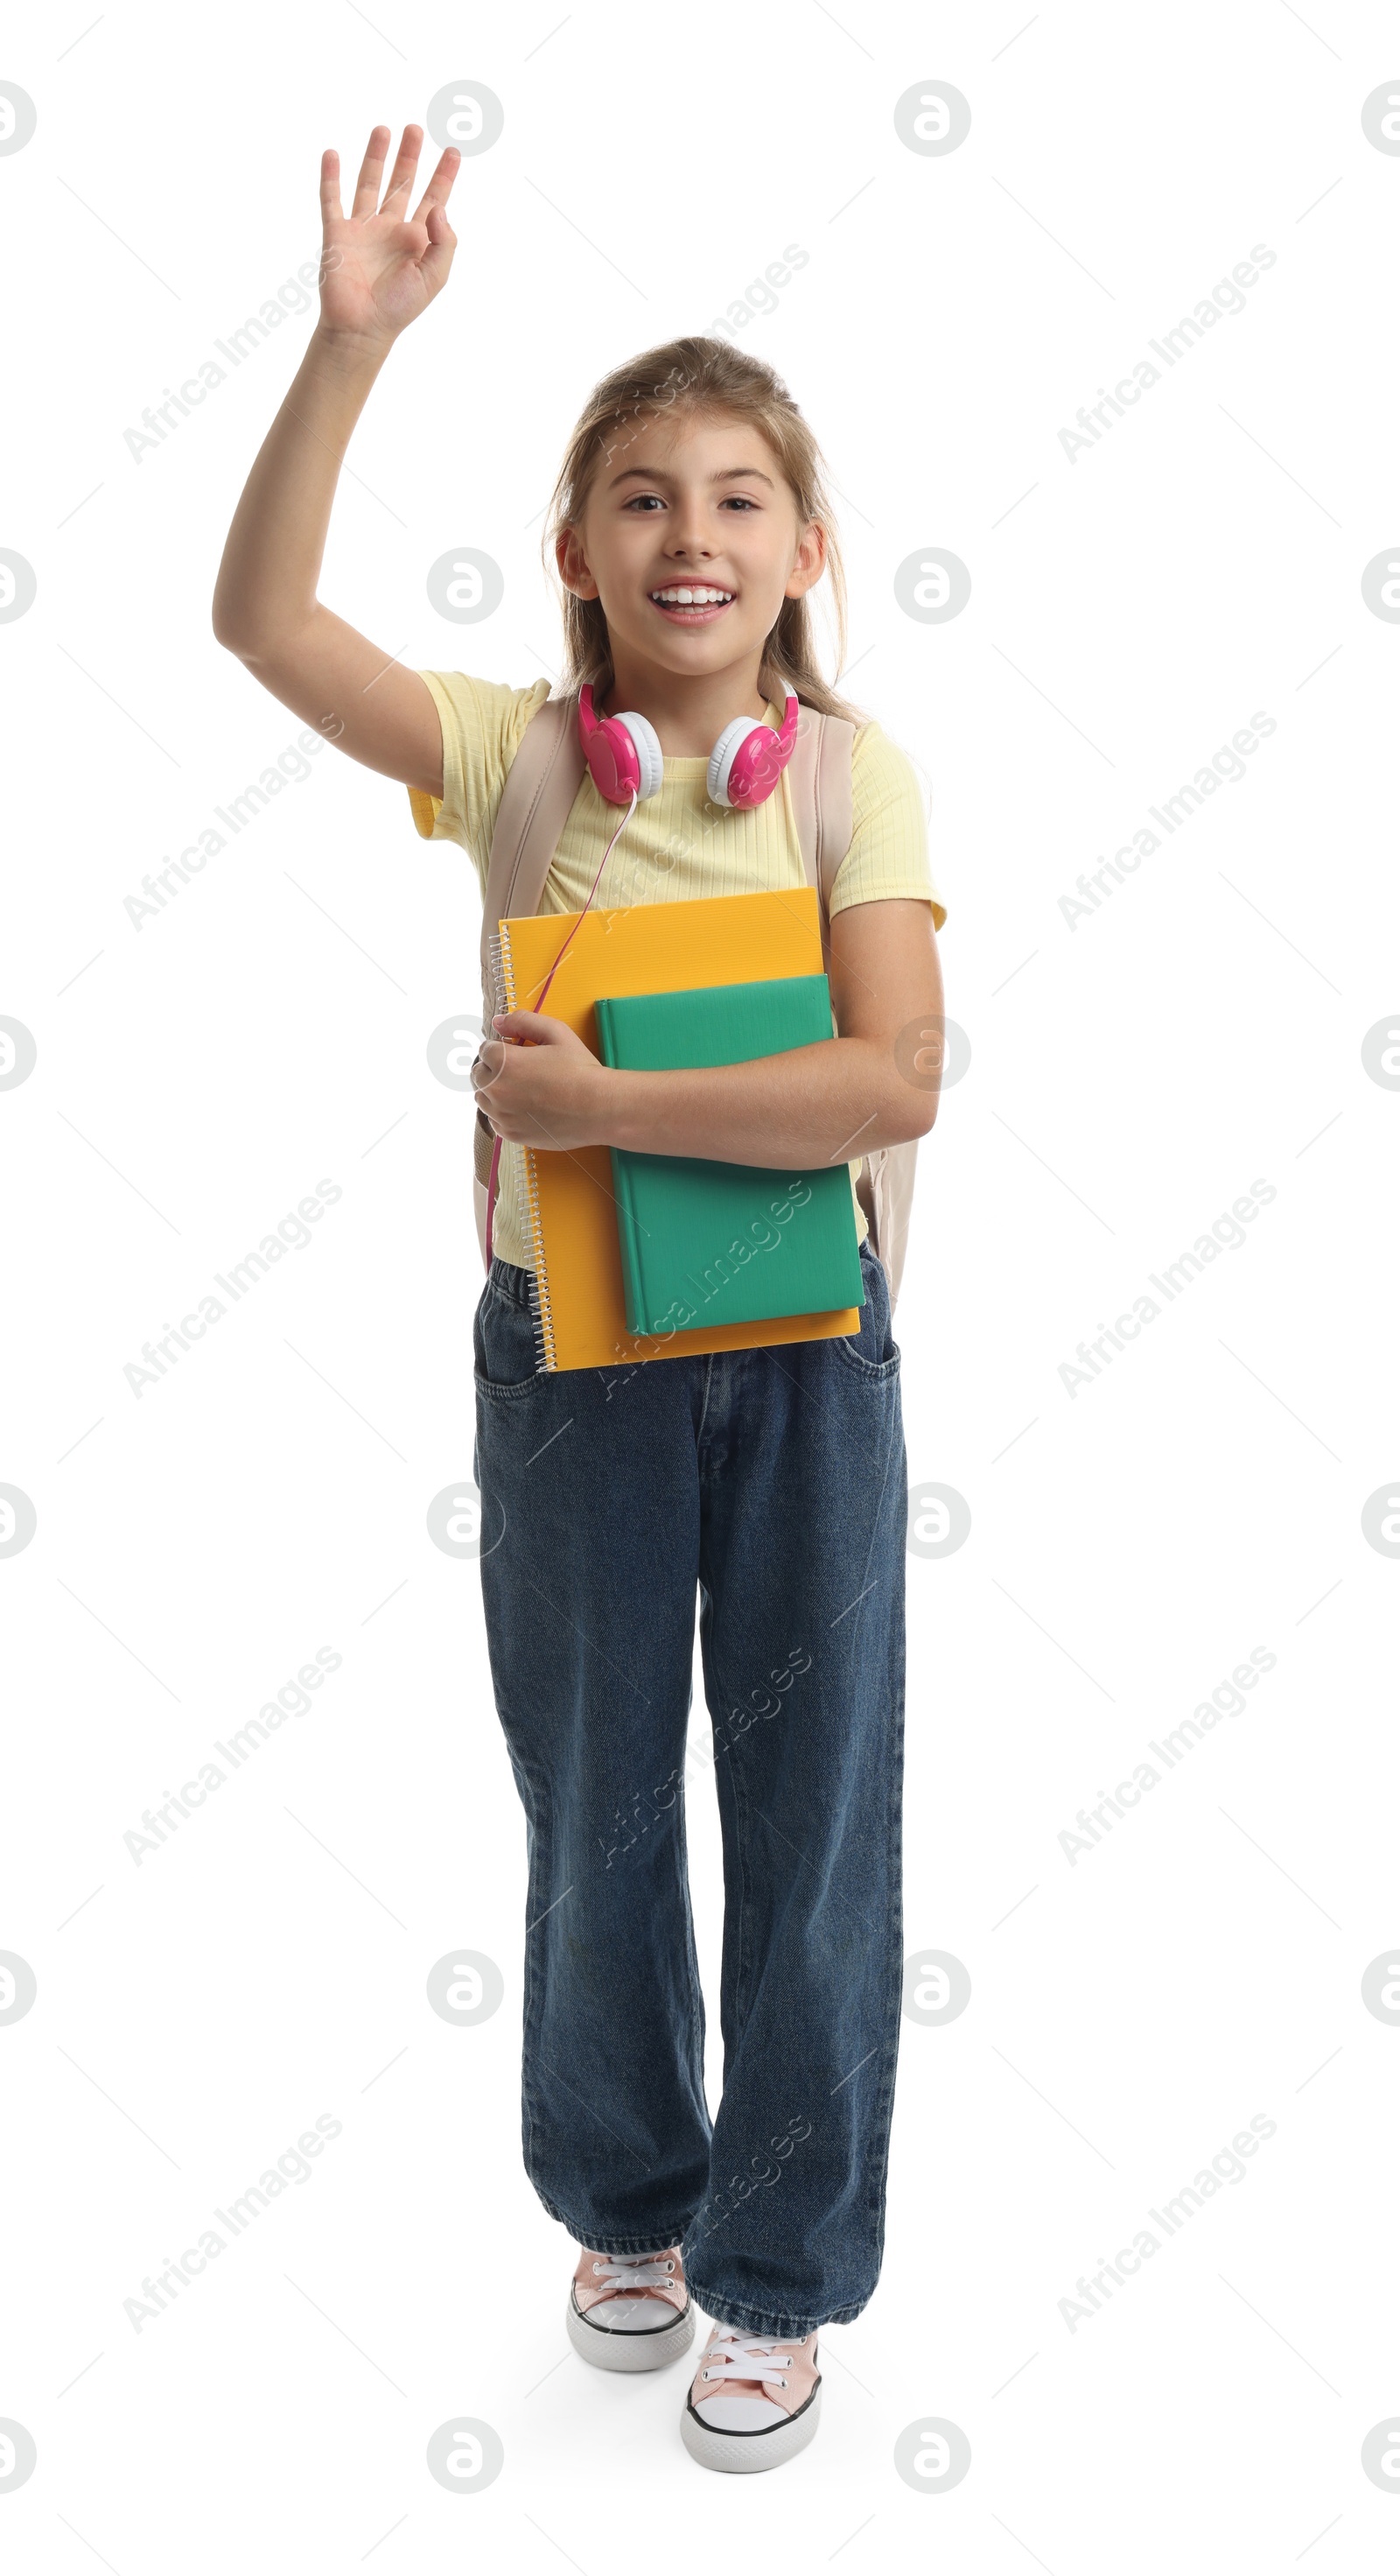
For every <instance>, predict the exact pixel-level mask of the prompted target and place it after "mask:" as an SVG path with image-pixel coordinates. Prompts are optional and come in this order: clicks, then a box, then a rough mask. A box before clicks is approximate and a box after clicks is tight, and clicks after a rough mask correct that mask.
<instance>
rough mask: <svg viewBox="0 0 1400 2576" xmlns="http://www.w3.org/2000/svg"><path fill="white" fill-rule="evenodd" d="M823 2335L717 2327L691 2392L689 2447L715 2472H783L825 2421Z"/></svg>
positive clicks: (686, 2429) (686, 2424)
mask: <svg viewBox="0 0 1400 2576" xmlns="http://www.w3.org/2000/svg"><path fill="white" fill-rule="evenodd" d="M821 2385H822V2381H821V2372H820V2371H819V2370H818V2368H817V2335H816V2329H815V2327H814V2328H813V2330H812V2332H811V2333H810V2334H805V2335H798V2336H796V2337H792V2336H789V2337H788V2338H787V2339H786V2340H784V2339H783V2338H782V2337H781V2336H778V2337H774V2336H772V2335H747V2334H739V2333H738V2332H737V2331H736V2330H735V2329H734V2328H733V2327H732V2326H716V2327H715V2328H714V2331H713V2333H712V2334H711V2336H710V2340H709V2343H708V2345H707V2346H706V2349H705V2355H704V2359H703V2360H702V2362H701V2364H700V2367H699V2369H698V2370H697V2372H696V2374H695V2377H694V2379H693V2380H692V2381H691V2384H690V2393H689V2395H688V2397H687V2398H686V2401H685V2409H684V2412H683V2413H682V2416H681V2440H682V2441H683V2442H684V2444H685V2447H686V2449H687V2450H688V2451H689V2453H690V2456H691V2458H692V2459H693V2460H699V2462H700V2463H701V2466H702V2467H703V2468H707V2469H776V2468H777V2467H778V2466H779V2465H780V2463H781V2462H782V2461H784V2460H790V2459H791V2458H792V2456H793V2454H794V2452H796V2451H802V2450H805V2449H806V2446H807V2444H808V2443H809V2442H810V2441H811V2438H812V2435H813V2434H814V2433H815V2431H816V2429H817V2420H818V2417H819V2415H820V2413H821Z"/></svg>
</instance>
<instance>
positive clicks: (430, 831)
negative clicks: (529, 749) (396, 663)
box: [408, 671, 550, 887]
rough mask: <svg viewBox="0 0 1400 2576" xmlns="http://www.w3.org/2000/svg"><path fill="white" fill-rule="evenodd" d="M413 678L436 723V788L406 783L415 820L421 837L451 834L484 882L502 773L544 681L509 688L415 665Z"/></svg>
mask: <svg viewBox="0 0 1400 2576" xmlns="http://www.w3.org/2000/svg"><path fill="white" fill-rule="evenodd" d="M418 677H419V679H420V680H422V681H424V682H425V683H426V685H427V687H428V689H429V690H430V692H431V694H432V698H433V703H434V705H435V706H436V708H437V711H438V715H439V718H440V719H441V723H442V794H441V796H428V795H425V794H424V793H423V792H422V790H421V789H419V788H417V787H410V788H409V790H408V801H409V806H410V809H411V811H412V814H413V820H414V824H415V826H416V828H417V830H418V832H419V834H420V835H421V837H422V839H423V840H425V841H456V842H457V843H459V845H460V846H461V848H462V849H464V850H468V851H470V853H471V856H472V858H473V859H474V860H475V862H476V871H477V875H478V876H479V877H480V879H481V882H482V885H483V887H484V886H485V883H486V867H487V862H488V860H489V858H490V855H491V835H492V833H493V831H494V830H495V828H496V814H497V810H498V808H499V806H500V802H501V794H502V790H503V789H504V787H505V783H506V774H507V772H508V770H509V768H510V764H511V762H512V761H513V760H514V758H515V755H516V753H517V751H518V750H519V748H520V738H521V736H522V734H523V733H524V731H525V727H526V726H527V724H528V723H529V721H530V718H531V717H532V716H533V715H536V714H538V712H539V710H540V708H541V707H542V706H543V705H544V702H545V700H546V698H547V697H548V696H549V689H550V684H549V682H548V680H536V681H534V682H533V683H532V685H531V686H530V687H529V688H528V689H510V688H506V687H505V686H504V685H503V684H502V683H501V682H499V681H496V680H471V679H468V678H467V677H466V675H465V673H463V672H461V671H420V672H419V674H418Z"/></svg>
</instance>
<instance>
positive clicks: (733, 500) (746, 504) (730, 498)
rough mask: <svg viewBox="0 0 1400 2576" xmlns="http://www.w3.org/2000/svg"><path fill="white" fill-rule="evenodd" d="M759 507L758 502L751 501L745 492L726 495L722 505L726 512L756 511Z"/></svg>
mask: <svg viewBox="0 0 1400 2576" xmlns="http://www.w3.org/2000/svg"><path fill="white" fill-rule="evenodd" d="M758 506H759V505H758V503H757V501H751V500H750V499H749V497H748V495H747V493H744V492H729V493H726V495H725V498H724V501H723V502H722V504H721V507H722V508H724V509H726V510H756V509H757V508H758Z"/></svg>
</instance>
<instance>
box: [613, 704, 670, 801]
mask: <svg viewBox="0 0 1400 2576" xmlns="http://www.w3.org/2000/svg"><path fill="white" fill-rule="evenodd" d="M615 721H616V722H617V723H618V724H620V725H626V727H627V730H628V732H629V734H630V735H631V737H632V741H633V745H634V747H635V750H636V754H637V767H638V768H639V770H640V771H641V773H642V777H641V785H640V786H639V787H638V789H637V802H638V804H640V803H641V801H642V798H643V797H644V796H657V795H659V794H660V792H661V788H662V784H663V782H664V780H665V775H666V773H665V770H664V768H663V767H662V760H661V744H660V741H659V740H658V737H657V732H656V727H655V725H653V724H649V723H648V721H647V719H646V717H645V716H638V715H625V716H618V717H617V718H616V719H615Z"/></svg>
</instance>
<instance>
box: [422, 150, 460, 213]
mask: <svg viewBox="0 0 1400 2576" xmlns="http://www.w3.org/2000/svg"><path fill="white" fill-rule="evenodd" d="M461 166H462V156H461V153H460V152H459V151H458V149H457V146H456V144H455V143H449V145H448V147H447V149H446V151H445V152H444V154H443V156H442V159H441V160H440V161H439V163H438V165H437V168H436V170H435V171H434V172H433V175H432V177H431V179H430V180H429V181H428V184H427V186H426V188H425V189H424V191H423V194H422V196H421V197H420V198H419V200H418V203H417V205H416V206H415V207H414V209H413V220H414V222H415V223H416V224H421V223H423V222H425V221H426V219H427V214H428V209H429V207H430V206H445V205H446V203H447V200H448V198H449V197H450V196H451V194H452V182H453V180H454V179H455V178H456V176H457V173H458V171H459V169H460V168H461Z"/></svg>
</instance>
